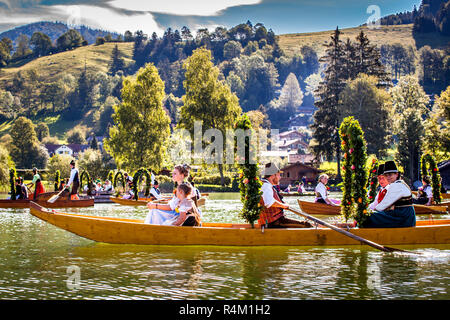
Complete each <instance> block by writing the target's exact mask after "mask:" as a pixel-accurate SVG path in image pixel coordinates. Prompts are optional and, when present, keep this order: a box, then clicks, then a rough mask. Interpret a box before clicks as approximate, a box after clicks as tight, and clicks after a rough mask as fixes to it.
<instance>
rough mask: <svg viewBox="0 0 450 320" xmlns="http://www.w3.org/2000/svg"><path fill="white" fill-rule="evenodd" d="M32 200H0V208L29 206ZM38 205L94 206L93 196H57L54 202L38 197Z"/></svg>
mask: <svg viewBox="0 0 450 320" xmlns="http://www.w3.org/2000/svg"><path fill="white" fill-rule="evenodd" d="M31 201H32V200H0V208H11V209H15V208H17V209H24V208H29V207H30V203H31ZM36 203H38V204H39V205H42V206H45V207H46V208H86V207H93V206H94V198H82V199H80V200H69V199H67V198H59V199H58V200H56V201H55V202H54V203H50V202H48V201H47V200H43V199H39V200H37V201H36Z"/></svg>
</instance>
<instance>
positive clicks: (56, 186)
mask: <svg viewBox="0 0 450 320" xmlns="http://www.w3.org/2000/svg"><path fill="white" fill-rule="evenodd" d="M60 183H61V173H60V172H59V170H56V174H55V191H58V190H59V184H60Z"/></svg>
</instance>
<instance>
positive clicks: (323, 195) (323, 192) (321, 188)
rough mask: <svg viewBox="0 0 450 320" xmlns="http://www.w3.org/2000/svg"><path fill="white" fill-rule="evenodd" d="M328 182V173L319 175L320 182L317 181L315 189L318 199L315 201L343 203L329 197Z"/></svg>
mask: <svg viewBox="0 0 450 320" xmlns="http://www.w3.org/2000/svg"><path fill="white" fill-rule="evenodd" d="M327 183H328V175H326V174H321V175H320V176H319V182H318V183H317V185H316V188H315V189H314V192H315V194H316V199H315V200H314V202H318V203H324V204H329V205H330V206H339V205H340V204H341V202H340V201H339V200H336V199H330V198H329V197H328V188H327V186H326V185H327Z"/></svg>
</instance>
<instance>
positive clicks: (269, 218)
mask: <svg viewBox="0 0 450 320" xmlns="http://www.w3.org/2000/svg"><path fill="white" fill-rule="evenodd" d="M261 181H262V182H263V183H269V184H270V182H269V181H267V180H264V179H262V180H261ZM272 192H273V197H274V199H275V200H277V201H279V202H283V203H284V201H283V200H282V199H281V197H280V195H279V194H278V191H277V190H276V189H275V187H274V186H272ZM260 203H261V205H262V207H263V209H262V210H261V213H260V214H259V219H258V224H259V225H260V226H262V225H265V224H266V223H271V222H274V221H276V220H278V219H279V218H281V217H283V216H284V212H283V209H282V208H274V207H273V206H271V207H270V208H267V207H265V206H264V201H263V200H262V199H261V201H260Z"/></svg>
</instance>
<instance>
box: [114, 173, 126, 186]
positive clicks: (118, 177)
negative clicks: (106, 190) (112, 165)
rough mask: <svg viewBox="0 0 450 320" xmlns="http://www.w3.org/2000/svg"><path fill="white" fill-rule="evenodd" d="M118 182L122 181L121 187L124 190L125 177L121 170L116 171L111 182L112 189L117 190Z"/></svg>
mask: <svg viewBox="0 0 450 320" xmlns="http://www.w3.org/2000/svg"><path fill="white" fill-rule="evenodd" d="M119 181H122V186H123V187H124V188H125V177H124V175H123V172H122V170H119V171H117V173H116V175H115V176H114V180H113V186H114V189H116V188H117V184H118V182H119Z"/></svg>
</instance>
